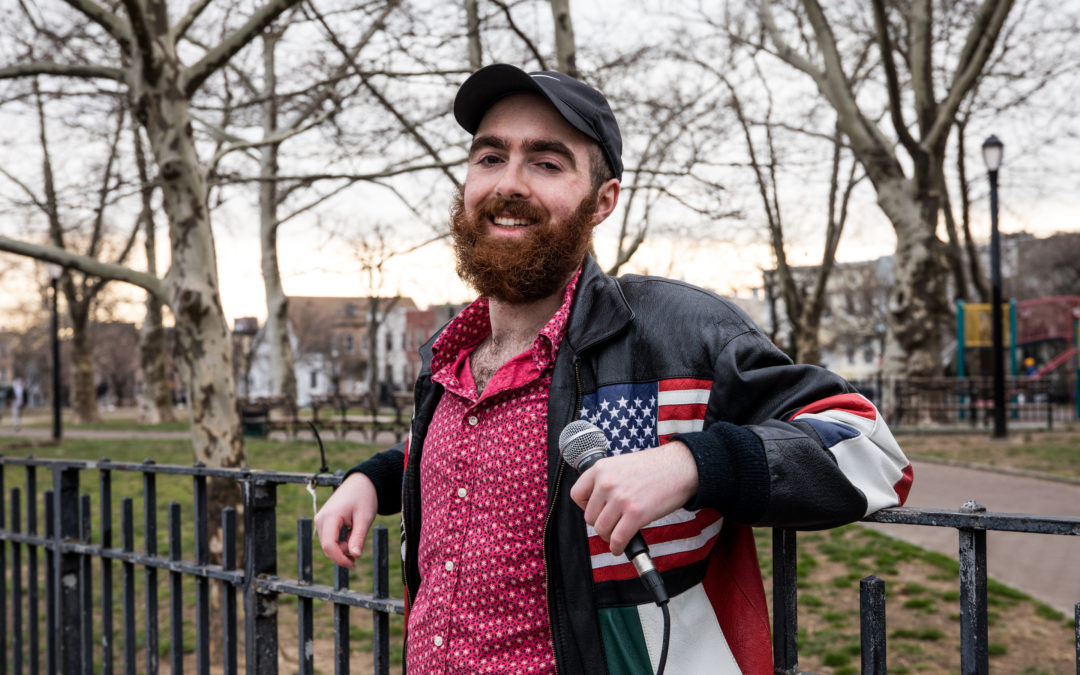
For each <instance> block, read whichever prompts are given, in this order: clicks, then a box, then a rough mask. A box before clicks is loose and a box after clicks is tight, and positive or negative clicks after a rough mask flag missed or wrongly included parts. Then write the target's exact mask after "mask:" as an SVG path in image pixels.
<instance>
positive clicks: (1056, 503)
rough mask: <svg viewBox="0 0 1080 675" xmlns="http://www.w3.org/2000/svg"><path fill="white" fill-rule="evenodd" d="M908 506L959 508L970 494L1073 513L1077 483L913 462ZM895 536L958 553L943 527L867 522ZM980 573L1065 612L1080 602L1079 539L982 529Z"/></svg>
mask: <svg viewBox="0 0 1080 675" xmlns="http://www.w3.org/2000/svg"><path fill="white" fill-rule="evenodd" d="M914 468H915V482H914V483H913V484H912V489H911V494H910V495H909V496H908V501H907V504H906V505H907V506H920V507H929V508H947V509H958V508H960V505H961V504H963V503H964V502H965V501H968V500H969V499H973V500H975V501H977V502H979V503H980V504H982V505H983V506H985V507H986V509H987V511H997V512H1003V513H1031V514H1042V515H1067V516H1077V515H1080V485H1074V484H1070V483H1062V482H1057V481H1049V480H1041V479H1038V478H1030V477H1027V476H1016V475H1011V474H1005V473H1000V472H996V471H986V470H980V469H969V468H962V467H956V466H949V465H944V464H931V463H927V462H918V461H917V462H914ZM870 526H871V527H873V528H875V529H878V530H881V531H883V532H886V533H888V534H890V535H892V536H895V537H897V538H898V539H903V540H905V541H909V542H911V543H913V544H917V545H919V546H922V547H923V548H927V549H931V550H934V551H938V552H941V553H944V554H947V555H950V556H952V557H953V558H956V557H957V551H958V548H959V541H958V537H957V531H956V530H954V529H952V528H948V527H922V526H914V525H882V524H879V523H873V524H870ZM986 549H987V573H988V574H989V575H990V576H991V577H993V578H994V579H997V580H998V581H1001V582H1004V583H1006V584H1008V585H1010V586H1012V587H1014V588H1018V589H1020V590H1022V591H1024V592H1026V593H1029V594H1031V595H1032V596H1034V597H1036V598H1038V599H1039V600H1042V601H1043V602H1045V603H1046V604H1048V605H1050V606H1051V607H1054V608H1055V609H1058V610H1060V611H1062V612H1064V613H1065V615H1066V616H1068V617H1072V616H1073V612H1074V606H1075V604H1076V603H1077V602H1080V536H1061V535H1045V534H1043V535H1040V534H1023V533H1019V532H988V533H987V537H986Z"/></svg>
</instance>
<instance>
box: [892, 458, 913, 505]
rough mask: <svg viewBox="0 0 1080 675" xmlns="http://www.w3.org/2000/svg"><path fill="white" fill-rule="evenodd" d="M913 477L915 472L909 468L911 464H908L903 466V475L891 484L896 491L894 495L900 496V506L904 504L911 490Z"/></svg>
mask: <svg viewBox="0 0 1080 675" xmlns="http://www.w3.org/2000/svg"><path fill="white" fill-rule="evenodd" d="M914 479H915V473H914V471H912V469H911V465H910V464H908V465H907V466H905V467H904V475H903V477H902V478H901V479H900V480H898V481H896V484H895V485H893V490H895V491H896V496H897V497H899V498H900V506H903V505H904V502H906V501H907V496H908V492H910V491H911V482H912V481H913V480H914Z"/></svg>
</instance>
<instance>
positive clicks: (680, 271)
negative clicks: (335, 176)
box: [0, 2, 1080, 326]
mask: <svg viewBox="0 0 1080 675" xmlns="http://www.w3.org/2000/svg"><path fill="white" fill-rule="evenodd" d="M654 5H655V6H654ZM539 6H540V5H539V3H538V4H537V5H536V7H539ZM642 7H652V9H654V10H657V9H658V8H659V9H661V10H662V9H663V8H661V7H660V5H658V4H656V3H651V2H646V3H644V5H643V6H642ZM572 9H573V12H574V21H575V30H576V31H577V34H578V40H579V42H588V41H593V40H596V39H597V36H601V35H608V36H611V35H618V36H619V37H620V38H621V39H625V40H630V41H632V40H640V41H645V42H647V41H648V40H649V38H650V35H649V33H650V31H654V30H655V29H656V24H654V23H650V22H647V21H643V20H642V16H644V14H642V13H638V12H616V13H612V12H611V11H610V7H608V6H607V5H606V3H589V2H579V3H572ZM533 13H534V16H531V17H524V18H525V19H527V20H524V21H522V25H524V26H525V27H526V29H529V28H535V27H540V28H543V27H544V26H546V25H548V22H550V16H549V15H545V14H543V13H542V12H539V11H538V10H535V8H534V11H533ZM653 16H656V15H653ZM663 16H668V12H666V10H664V12H663ZM521 18H522V17H519V19H521ZM668 18H669V20H672V21H675V20H678V18H677V17H676V18H671V17H670V16H668ZM541 32H542V31H541ZM590 46H591V45H590ZM653 75H654V76H655V77H652V78H650V80H649V82H647V83H643V86H646V85H647V86H649V87H662V86H664V80H665V77H667V75H665V74H664V73H654V74H653ZM792 86H794V85H792ZM799 86H800V87H805V86H806V82H801V84H800V85H799ZM789 94H790V92H789ZM3 112H4V111H3V110H2V109H0V115H2V113H3ZM1010 115H1012V113H1003V114H1002V118H1001V119H999V120H995V121H994V123H993V128H989V127H987V128H980V129H976V130H975V131H974V134H973V136H974V137H975V138H980V137H982V135H983V134H988V133H996V134H997V135H998V136H999V137H1001V138H1002V139H1003V140H1004V141H1005V143H1006V151H1005V164H1004V166H1003V168H1002V175H1001V229H1002V231H1003V232H1018V231H1028V232H1031V233H1033V234H1036V235H1037V236H1046V235H1049V234H1053V233H1054V232H1057V231H1075V230H1077V229H1080V217H1078V216H1080V196H1078V193H1077V191H1076V189H1075V186H1076V185H1077V183H1078V182H1080V164H1078V162H1077V159H1076V157H1077V156H1078V153H1076V152H1074V149H1075V141H1076V139H1077V131H1076V122H1075V119H1060V120H1058V121H1057V122H1055V124H1060V125H1061V129H1062V134H1061V139H1062V140H1063V141H1068V142H1063V143H1060V144H1059V145H1058V147H1057V148H1054V147H1047V145H1046V143H1047V141H1046V138H1045V134H1040V133H1038V132H1041V131H1042V130H1041V129H1033V128H1032V125H1031V123H1030V122H1031V121H1030V120H1028V119H1025V117H1024V116H1023V114H1022V112H1021V113H1020V114H1018V115H1015V116H1010ZM9 122H10V120H3V126H6V127H7V128H10V124H9ZM884 126H886V127H887V124H885V125H884ZM0 136H3V133H2V132H0ZM727 142H728V143H731V144H738V143H739V140H738V138H737V136H736V137H733V138H731V139H730V140H729V141H727ZM972 142H975V141H973V140H969V143H972ZM728 148H731V149H732V150H731V151H730V152H732V153H735V152H736V149H737V150H738V151H741V148H737V146H736V145H729V146H726V147H725V148H723V151H724V152H725V153H726V152H728ZM969 150H970V149H969ZM0 153H2V156H0V163H2V164H3V166H4V167H5V168H11V167H12V163H13V162H14V161H16V160H13V159H12V158H13V157H14V156H16V154H17V153H14V152H11V151H9V150H8V149H7V147H6V146H0ZM69 161H77V160H76V159H75V158H69ZM980 164H981V163H980ZM981 170H982V167H981V165H980V166H969V173H970V174H972V175H976V176H977V175H978V174H979V173H981ZM976 180H977V179H976ZM781 188H782V190H781V192H782V196H783V198H784V199H785V200H786V205H787V213H786V216H787V222H788V223H789V224H790V225H791V226H792V232H794V235H795V236H794V237H793V241H792V243H791V244H790V246H789V249H788V259H789V262H791V263H792V264H796V265H809V264H815V263H817V262H818V261H819V260H820V245H819V244H817V243H816V241H815V237H813V236H805V237H799V236H798V231H799V229H800V226H802V228H803V229H805V230H806V231H808V232H813V231H815V230H820V228H815V227H814V223H820V222H822V221H823V216H822V214H821V213H819V212H818V211H820V209H817V210H815V207H814V206H813V204H812V203H811V202H812V199H813V195H817V194H820V192H821V184H820V183H819V184H817V185H805V184H791V183H788V184H782V185H781ZM251 192H254V190H252V191H251ZM731 192H732V194H730V195H728V197H727V198H728V199H729V201H730V203H731V204H733V205H734V206H735V207H737V208H738V209H740V210H742V211H743V212H744V213H745V214H746V217H745V218H744V219H742V220H739V221H735V220H731V221H724V222H721V223H718V224H717V225H716V227H715V229H716V231H713V232H708V233H705V232H703V233H701V236H697V233H695V232H693V228H683V229H684V231H685V230H687V229H689V230H690V231H689V232H688V236H685V237H684V238H681V239H676V238H672V237H654V238H652V239H650V240H649V242H648V243H647V245H646V247H645V248H644V249H643V250H642V251H641V252H639V253H638V255H637V256H636V257H635V259H634V260H632V261H631V263H630V264H629V265H628V266H627V267H626V268H624V271H625V272H642V273H654V274H662V275H666V276H672V277H676V278H680V279H684V280H686V281H689V282H691V283H696V284H699V285H702V286H705V287H708V288H712V289H714V290H717V291H719V292H721V293H723V294H727V295H739V294H747V293H749V292H750V289H752V288H754V287H757V286H760V284H761V269H763V268H769V267H772V265H773V263H772V255H771V252H770V251H769V250H768V248H767V247H765V246H764V245H763V244H762V243H761V242H763V241H764V240H765V239H764V238H763V237H762V236H760V232H759V233H758V234H757V235H755V234H754V233H753V232H751V230H753V228H754V227H758V226H757V225H755V223H756V222H759V221H760V216H759V215H758V213H757V211H755V209H759V208H760V207H759V206H756V203H757V200H758V197H757V195H756V193H755V192H756V189H755V188H754V186H753V185H752V183H750V182H749V181H748V180H744V181H742V182H741V183H740V184H737V185H733V186H732V188H731ZM974 192H975V198H976V201H975V203H974V204H973V207H972V217H973V223H972V227H973V231H974V234H975V237H976V238H977V239H978V240H980V241H985V240H987V239H988V238H989V222H988V214H987V212H986V209H987V205H986V199H985V189H984V188H980V187H978V183H976V188H975V190H974ZM808 195H809V196H808ZM249 197H250V195H249ZM443 198H444V199H445V200H446V203H447V204H448V203H449V198H450V195H449V194H446V195H445V196H444V197H443ZM438 200H439V197H438V196H436V197H435V198H434V201H438ZM392 201H393V200H388V199H387V198H386V195H385V194H383V193H379V192H377V191H375V190H373V189H366V190H364V189H357V190H354V191H351V192H350V193H348V195H347V196H344V197H342V198H339V199H336V200H335V201H334V202H333V203H332V204H331V205H329V206H328V212H329V213H331V214H332V218H338V219H342V220H351V221H357V220H361V219H363V220H366V221H368V222H371V221H373V220H379V221H380V222H385V223H391V224H392V225H393V228H394V229H393V230H392V232H394V233H395V235H396V234H401V235H403V239H402V240H401V242H399V246H402V247H404V246H406V245H407V244H406V242H413V243H415V242H417V241H420V240H423V239H425V238H427V237H428V236H430V234H431V232H430V224H419V223H412V222H410V221H411V220H413V217H412V216H411V214H409V213H408V212H406V211H404V209H401V208H400V207H396V206H394V204H393V203H392ZM252 202H253V198H248V199H247V200H246V201H245V200H244V199H233V200H232V201H230V202H229V203H227V204H226V205H225V207H224V208H222V209H219V210H216V211H215V213H214V222H215V238H216V246H217V251H218V256H219V274H220V282H221V295H222V303H223V308H224V312H225V316H226V319H227V320H228V321H229V323H230V324H231V323H232V321H233V320H235V319H236V318H237V317H241V316H256V317H259V318H260V319H261V318H263V317H264V316H265V314H266V310H265V297H264V293H263V283H262V278H261V272H260V265H259V247H258V240H257V233H256V231H255V230H256V229H257V228H256V226H255V223H256V222H257V211H256V210H255V208H254V205H253V204H252ZM617 216H618V212H617V213H616V216H613V218H612V219H610V220H609V221H608V222H607V223H605V224H603V225H601V226H600V227H599V228H598V229H597V231H596V248H597V251H598V252H599V258H600V260H599V262H600V263H601V265H602V266H605V267H606V266H607V265H608V264H609V263H610V260H611V257H612V256H611V254H610V252H611V251H612V250H613V237H614V235H615V232H616V230H617V224H616V222H615V220H616V218H617ZM23 227H24V225H23V223H22V222H21V221H20V220H19V219H18V215H17V214H16V213H15V212H13V211H11V210H0V231H2V232H4V233H6V234H19V233H20V230H22V229H23ZM165 239H166V237H165V236H164V234H162V235H160V236H159V247H160V249H161V251H159V252H160V253H161V256H159V257H160V261H159V269H161V270H164V269H165V268H166V267H167V264H168V262H167V258H166V257H165V256H164V249H165V248H166V242H165ZM279 245H280V252H281V254H280V264H281V269H282V278H283V284H284V288H285V291H286V293H287V294H289V295H334V296H347V295H366V294H367V293H368V292H369V290H370V289H368V287H367V286H366V281H365V276H364V274H363V272H362V270H361V269H360V265H359V263H358V262H357V260H356V256H355V255H354V254H353V252H352V249H351V247H350V246H349V245H348V243H347V242H343V241H341V240H330V239H328V238H327V236H326V235H325V233H324V232H323V231H322V230H320V228H319V227H317V225H316V223H315V222H314V221H313V219H303V218H299V219H297V220H296V221H294V222H290V223H289V224H287V225H286V226H284V227H283V228H282V230H281V234H280V240H279ZM894 246H895V236H894V235H893V233H892V229H891V227H890V226H889V224H888V223H887V221H886V220H885V219H884V217H883V216H882V214H881V213H880V211H879V210H878V208H877V206H876V205H875V203H874V195H873V193H872V190H870V188H869V187H868V186H866V185H865V182H864V185H862V186H860V188H859V189H858V190H857V191H856V195H855V201H854V203H853V206H852V213H851V217H850V219H849V224H848V226H847V229H846V231H845V234H844V237H843V239H842V240H841V243H840V248H839V251H838V258H839V259H840V260H841V261H845V262H848V261H856V260H868V259H873V258H876V257H878V256H882V255H889V254H891V253H892V251H893V248H894ZM0 255H2V254H0ZM385 271H386V280H385V282H384V285H383V288H382V292H383V293H384V294H395V293H400V294H402V295H406V296H409V297H412V298H413V299H414V300H415V301H416V302H417V304H418V305H420V306H427V305H432V304H439V303H445V302H462V301H467V300H469V299H471V298H472V295H473V294H472V293H471V291H470V290H469V289H468V288H466V287H465V286H464V285H463V284H462V283H461V282H460V281H459V280H458V279H457V277H456V274H455V273H454V263H453V256H452V254H451V252H450V248H449V245H448V244H447V243H446V242H445V241H443V242H440V243H436V244H433V245H430V246H427V247H424V248H422V249H420V250H418V251H415V252H413V253H411V254H408V255H403V256H400V257H397V258H394V259H392V260H391V261H390V262H389V263H388V264H387V266H386V269H385ZM34 273H35V268H34V266H33V265H29V266H28V265H24V264H15V265H11V264H9V261H8V260H6V259H4V260H0V275H2V276H0V326H3V325H4V324H5V314H11V313H12V312H13V311H14V310H13V307H15V306H16V305H18V304H19V302H20V300H21V299H22V298H24V297H25V296H26V295H27V294H33V293H36V292H37V291H38V289H39V287H40V283H39V282H40V280H41V279H43V278H44V273H43V272H42V271H41V270H37V272H36V274H37V277H36V279H35V278H34V277H33V274H34ZM125 295H128V296H129V297H130V298H131V303H130V305H129V312H130V316H129V317H127V318H130V319H131V320H134V321H138V320H139V319H140V318H141V315H140V309H139V307H138V303H139V300H140V298H139V294H138V293H132V292H129V293H127V294H125Z"/></svg>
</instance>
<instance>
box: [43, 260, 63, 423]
mask: <svg viewBox="0 0 1080 675" xmlns="http://www.w3.org/2000/svg"><path fill="white" fill-rule="evenodd" d="M45 267H46V269H48V271H49V286H50V287H51V288H52V366H53V368H52V371H53V372H52V381H53V385H52V390H53V396H52V399H53V400H52V405H53V422H52V437H53V439H55V440H57V441H58V440H60V436H61V435H62V430H61V426H60V309H59V305H60V296H59V295H58V294H57V282H58V281H59V280H60V276H61V275H62V274H63V273H64V268H63V267H61V266H60V265H57V264H55V263H48V264H47V265H46V266H45Z"/></svg>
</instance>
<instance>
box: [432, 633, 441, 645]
mask: <svg viewBox="0 0 1080 675" xmlns="http://www.w3.org/2000/svg"><path fill="white" fill-rule="evenodd" d="M434 642H435V646H436V647H442V636H441V635H436V636H435V640H434Z"/></svg>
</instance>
